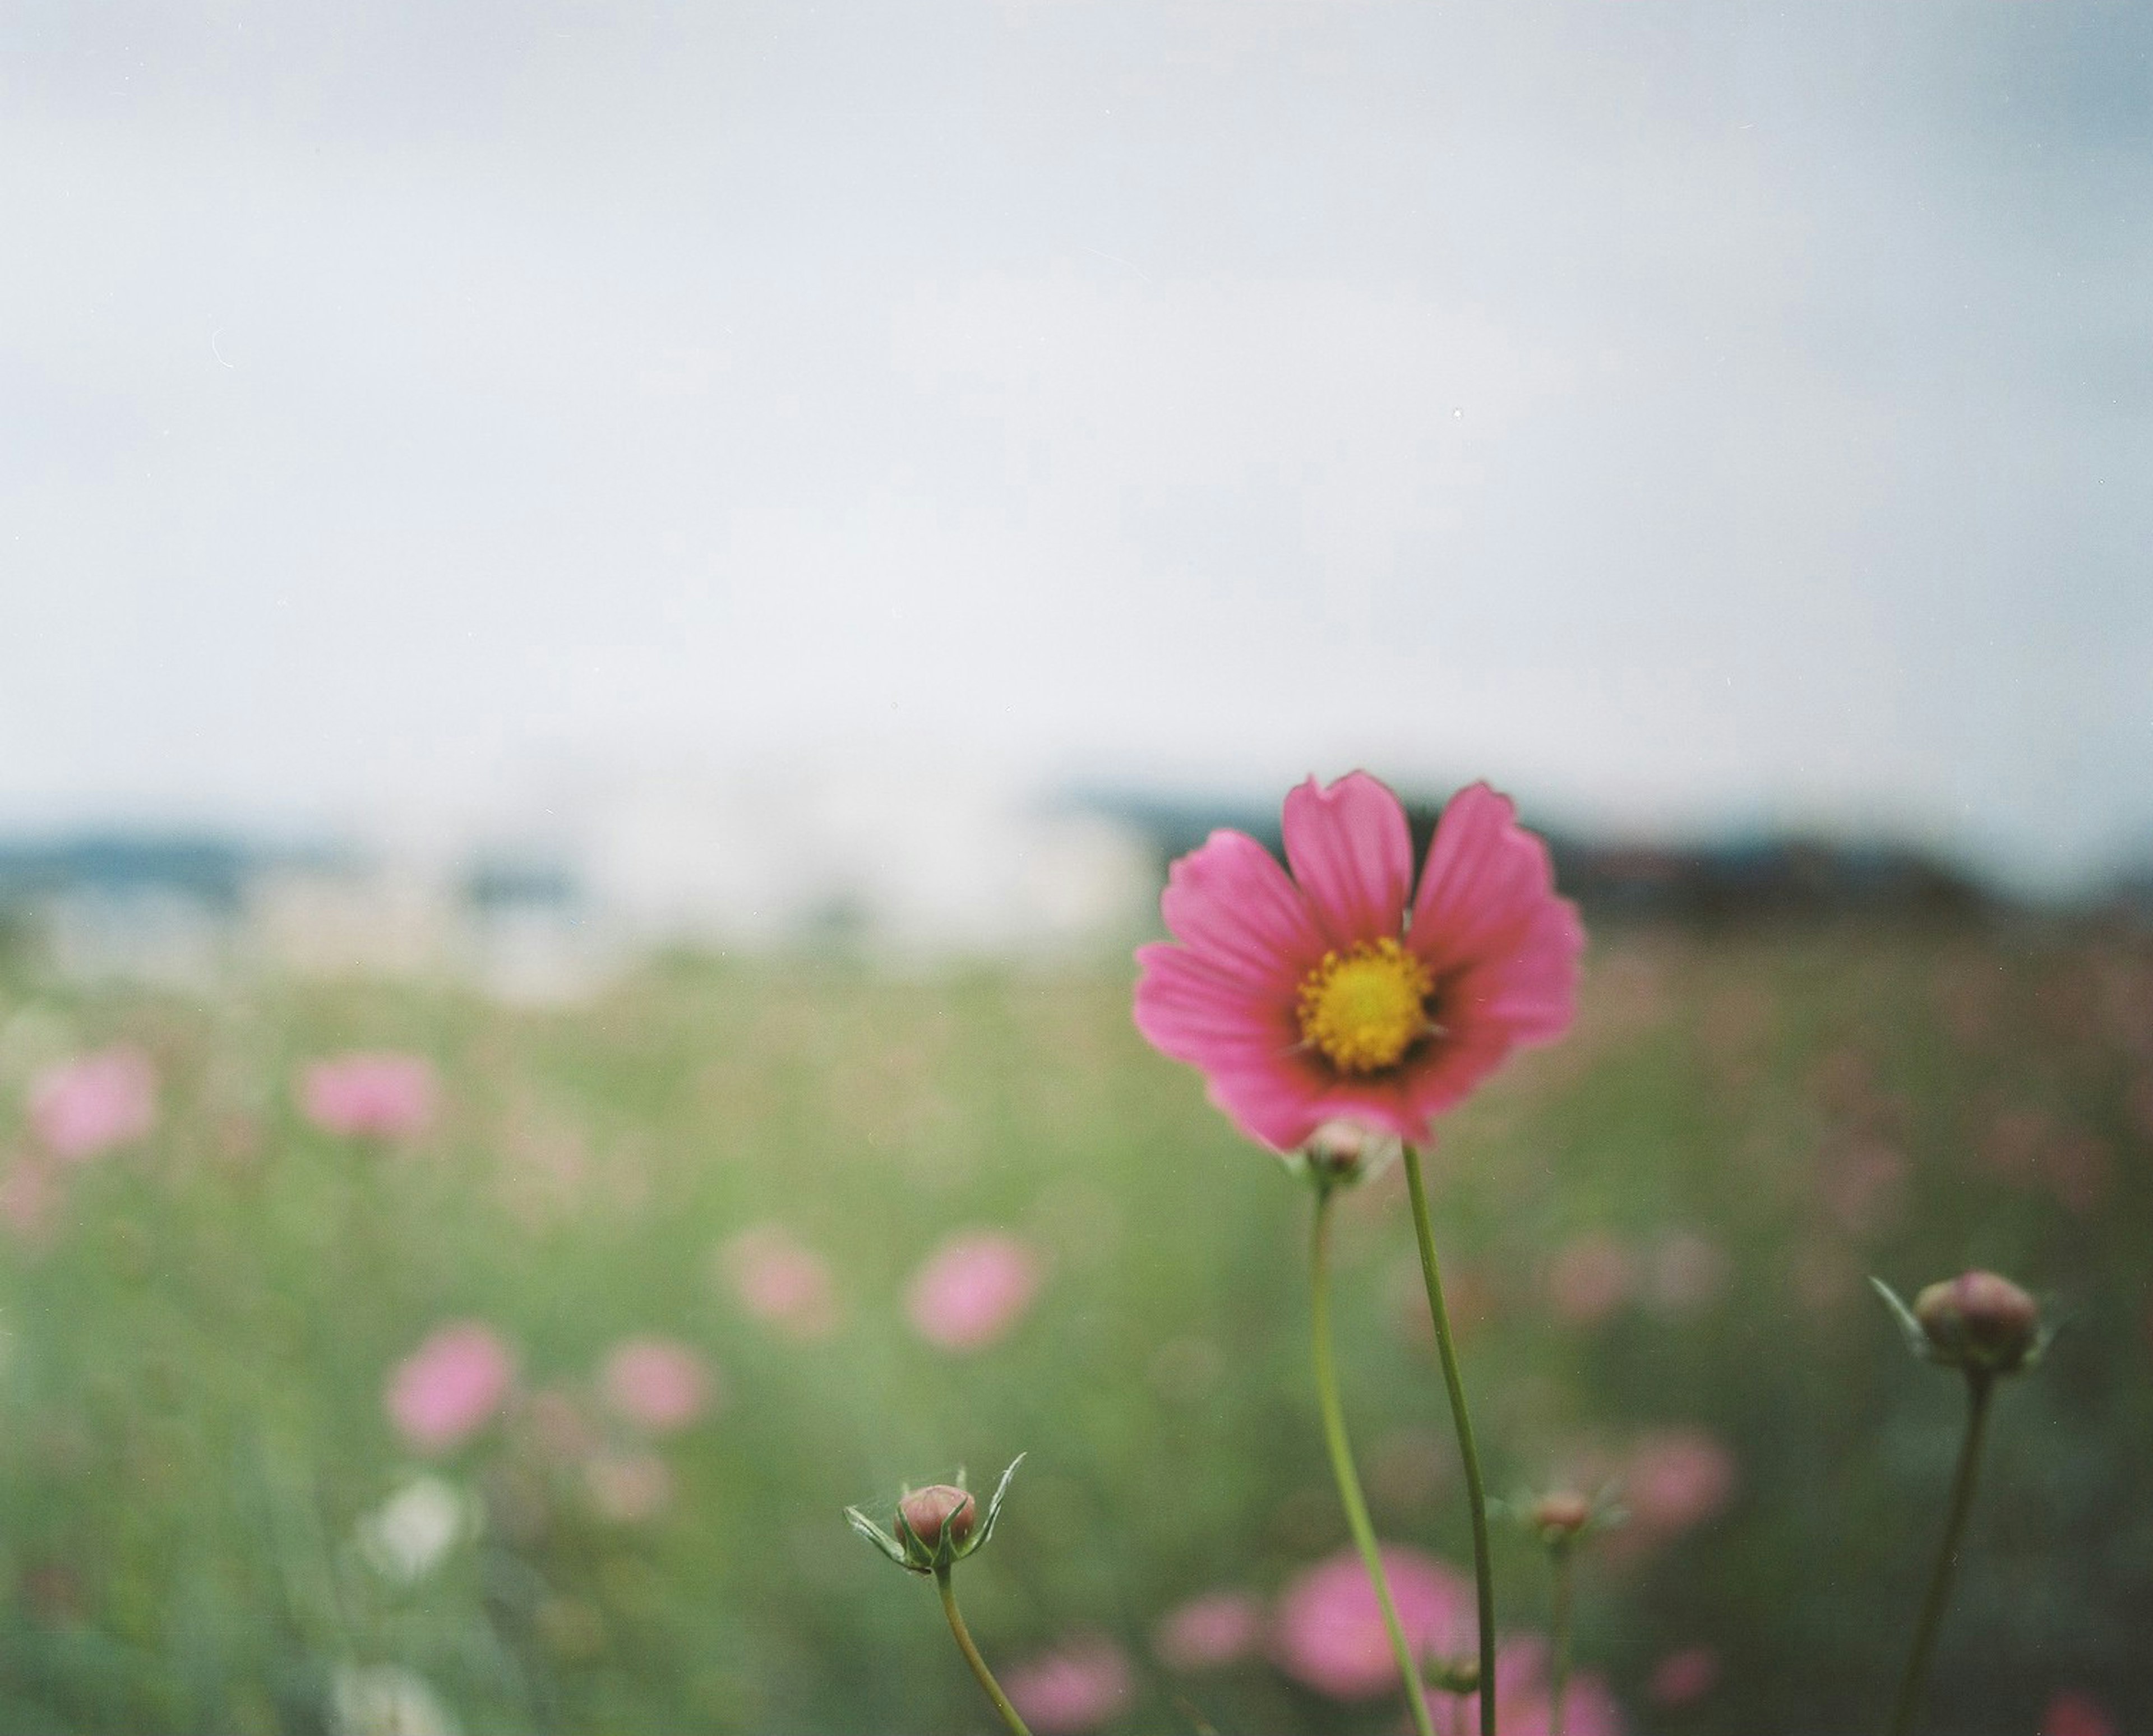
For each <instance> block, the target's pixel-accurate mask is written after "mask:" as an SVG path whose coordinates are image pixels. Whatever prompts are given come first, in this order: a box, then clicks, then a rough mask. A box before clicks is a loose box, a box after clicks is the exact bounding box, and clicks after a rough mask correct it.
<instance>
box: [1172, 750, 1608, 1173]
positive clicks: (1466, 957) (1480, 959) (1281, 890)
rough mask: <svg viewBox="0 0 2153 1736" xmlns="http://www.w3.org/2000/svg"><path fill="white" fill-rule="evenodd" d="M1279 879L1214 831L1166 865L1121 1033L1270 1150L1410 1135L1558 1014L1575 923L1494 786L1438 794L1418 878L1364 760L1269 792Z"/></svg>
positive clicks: (1540, 854)
mask: <svg viewBox="0 0 2153 1736" xmlns="http://www.w3.org/2000/svg"><path fill="white" fill-rule="evenodd" d="M1285 855H1286V861H1287V863H1288V864H1289V866H1290V869H1291V873H1290V875H1289V873H1287V871H1286V869H1285V868H1280V866H1279V865H1278V863H1276V862H1275V860H1273V859H1272V858H1271V856H1270V853H1269V852H1268V851H1266V850H1265V848H1264V847H1263V846H1262V845H1261V844H1260V843H1257V842H1256V841H1255V839H1254V838H1252V837H1249V836H1247V835H1246V834H1245V833H1243V832H1225V831H1221V832H1213V833H1212V834H1211V837H1210V838H1209V841H1208V842H1206V843H1204V845H1203V846H1202V848H1199V849H1197V850H1194V851H1192V852H1191V853H1189V854H1188V855H1187V856H1184V857H1183V858H1181V860H1180V861H1178V862H1177V863H1174V865H1173V872H1172V873H1171V875H1170V876H1169V878H1168V883H1167V888H1166V893H1165V895H1164V896H1163V898H1162V899H1161V900H1160V902H1159V908H1160V911H1161V913H1162V914H1163V916H1164V918H1165V919H1166V925H1167V928H1168V929H1169V930H1170V931H1171V932H1172V934H1173V937H1174V938H1173V940H1172V941H1162V942H1159V943H1157V944H1153V945H1150V946H1146V947H1143V948H1141V949H1138V953H1137V961H1138V965H1140V966H1141V967H1142V970H1143V975H1142V978H1141V980H1139V981H1138V984H1137V993H1136V1021H1137V1028H1138V1030H1139V1031H1142V1032H1143V1034H1144V1036H1146V1037H1147V1038H1148V1039H1149V1040H1150V1041H1151V1042H1152V1043H1153V1045H1154V1046H1156V1047H1158V1049H1160V1050H1162V1051H1164V1052H1165V1053H1166V1054H1168V1055H1170V1056H1173V1058H1174V1059H1175V1060H1177V1061H1187V1062H1188V1063H1189V1064H1190V1065H1192V1066H1194V1067H1197V1068H1198V1069H1199V1070H1200V1071H1201V1072H1203V1073H1204V1077H1206V1079H1207V1080H1208V1081H1209V1087H1210V1094H1211V1100H1212V1102H1214V1103H1215V1104H1217V1105H1218V1106H1219V1108H1220V1109H1221V1110H1223V1111H1224V1112H1225V1113H1226V1115H1227V1116H1228V1117H1230V1118H1231V1119H1232V1121H1233V1122H1234V1125H1235V1126H1237V1127H1239V1128H1240V1129H1241V1130H1242V1131H1243V1132H1244V1133H1247V1134H1248V1135H1250V1138H1255V1139H1258V1140H1260V1141H1261V1142H1263V1143H1265V1144H1266V1145H1269V1146H1270V1147H1271V1148H1274V1149H1275V1150H1278V1151H1281V1152H1285V1151H1291V1150H1293V1149H1295V1148H1298V1147H1300V1146H1301V1145H1303V1144H1305V1143H1306V1142H1307V1141H1308V1139H1309V1138H1310V1137H1311V1135H1313V1134H1314V1133H1316V1130H1317V1129H1318V1128H1321V1127H1323V1126H1325V1125H1326V1123H1346V1124H1352V1125H1359V1126H1363V1127H1367V1128H1373V1129H1376V1130H1378V1131H1380V1132H1382V1133H1388V1134H1392V1135H1394V1136H1396V1137H1397V1138H1400V1139H1404V1140H1411V1141H1414V1142H1425V1141H1426V1140H1427V1139H1428V1138H1429V1137H1430V1133H1431V1129H1432V1125H1433V1120H1434V1117H1436V1116H1437V1115H1438V1114H1439V1113H1440V1112H1442V1111H1443V1110H1445V1109H1448V1108H1449V1107H1452V1106H1453V1104H1455V1103H1457V1102H1458V1101H1459V1100H1460V1099H1461V1098H1463V1097H1464V1096H1465V1095H1466V1093H1467V1092H1469V1091H1471V1090H1472V1089H1473V1087H1474V1086H1475V1085H1477V1084H1479V1082H1481V1081H1482V1080H1483V1079H1484V1078H1486V1077H1488V1075H1489V1073H1491V1072H1494V1069H1495V1068H1496V1067H1499V1065H1500V1064H1501V1063H1502V1061H1504V1058H1505V1057H1506V1056H1508V1055H1509V1053H1510V1051H1512V1050H1514V1049H1515V1048H1518V1047H1519V1046H1521V1045H1524V1044H1529V1043H1545V1042H1550V1041H1553V1040H1554V1039H1555V1038H1556V1037H1558V1036H1560V1035H1561V1034H1562V1033H1563V1031H1565V1029H1567V1028H1568V1026H1569V1025H1570V1016H1571V1014H1572V1012H1573V1011H1574V1010H1575V999H1576V980H1577V960H1578V955H1579V953H1580V951H1581V950H1582V949H1583V947H1584V944H1585V930H1584V929H1583V927H1582V925H1581V924H1580V923H1579V921H1578V919H1577V912H1576V911H1575V909H1574V908H1573V907H1572V906H1571V905H1570V904H1569V903H1568V902H1567V901H1566V900H1565V899H1560V898H1557V897H1556V896H1555V890H1554V874H1553V870H1552V868H1550V863H1549V860H1548V853H1547V848H1546V846H1545V845H1544V844H1543V843H1540V840H1539V839H1538V838H1536V837H1534V836H1533V835H1532V834H1531V833H1530V832H1525V831H1524V830H1522V829H1521V828H1520V827H1519V825H1518V823H1517V817H1516V811H1515V809H1514V807H1512V806H1511V804H1510V802H1509V798H1507V797H1503V796H1499V795H1497V794H1496V793H1495V792H1494V791H1493V790H1491V789H1489V787H1488V786H1487V785H1485V784H1474V785H1472V786H1470V787H1468V788H1466V789H1463V790H1461V791H1459V792H1458V794H1457V795H1456V796H1454V797H1452V798H1451V801H1450V802H1449V804H1448V806H1447V807H1445V808H1444V809H1443V817H1442V818H1441V820H1440V821H1439V822H1438V824H1437V827H1436V830H1435V837H1434V840H1433V843H1431V844H1430V845H1429V847H1428V861H1427V863H1426V865H1425V867H1424V868H1423V869H1422V871H1421V874H1420V878H1419V883H1418V889H1417V890H1416V888H1415V884H1414V879H1413V866H1412V838H1411V835H1410V833H1409V832H1408V831H1407V825H1406V815H1405V809H1404V808H1403V807H1401V806H1400V804H1399V802H1398V798H1397V797H1396V796H1394V795H1392V793H1391V792H1390V791H1389V789H1387V787H1385V786H1384V785H1382V783H1379V782H1378V781H1377V780H1376V779H1374V778H1372V777H1371V776H1368V775H1367V773H1366V772H1364V771H1356V772H1353V773H1351V774H1350V775H1349V776H1346V777H1343V778H1341V779H1340V780H1339V781H1337V782H1336V783H1334V784H1332V785H1331V786H1330V787H1328V788H1326V787H1322V786H1321V785H1319V784H1318V783H1317V782H1316V780H1315V779H1314V778H1311V779H1310V780H1309V781H1307V782H1306V783H1305V784H1303V785H1301V786H1300V787H1299V788H1297V789H1295V790H1293V791H1291V792H1290V793H1289V794H1288V795H1287V797H1286V799H1285Z"/></svg>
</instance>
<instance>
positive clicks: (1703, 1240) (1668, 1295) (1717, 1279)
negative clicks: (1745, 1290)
mask: <svg viewBox="0 0 2153 1736" xmlns="http://www.w3.org/2000/svg"><path fill="white" fill-rule="evenodd" d="M1726 1283H1727V1256H1726V1255H1725V1254H1723V1253H1722V1252H1721V1251H1720V1248H1719V1245H1718V1243H1717V1242H1714V1241H1713V1240H1709V1239H1708V1238H1707V1237H1705V1236H1702V1235H1697V1234H1696V1233H1695V1232H1694V1231H1692V1230H1677V1231H1676V1232H1675V1233H1674V1234H1673V1235H1669V1236H1667V1238H1665V1239H1664V1240H1662V1242H1661V1243H1660V1244H1659V1245H1658V1246H1657V1247H1656V1248H1655V1249H1653V1250H1652V1306H1654V1307H1656V1308H1659V1309H1662V1310H1664V1311H1667V1313H1670V1314H1681V1313H1686V1312H1687V1311H1689V1310H1690V1309H1692V1308H1699V1307H1702V1306H1704V1304H1705V1303H1707V1302H1708V1301H1711V1300H1712V1299H1713V1297H1714V1296H1718V1294H1719V1292H1720V1291H1721V1290H1722V1289H1723V1288H1724V1287H1725V1285H1726Z"/></svg>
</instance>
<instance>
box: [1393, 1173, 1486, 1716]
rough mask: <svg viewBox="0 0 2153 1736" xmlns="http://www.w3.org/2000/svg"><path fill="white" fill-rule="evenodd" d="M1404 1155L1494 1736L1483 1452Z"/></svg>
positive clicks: (1424, 1198)
mask: <svg viewBox="0 0 2153 1736" xmlns="http://www.w3.org/2000/svg"><path fill="white" fill-rule="evenodd" d="M1405 1157H1406V1186H1407V1189H1409V1190H1410V1191H1411V1193H1412V1215H1413V1235H1415V1236H1416V1237H1418V1239H1419V1241H1420V1275H1421V1277H1422V1279H1423V1280H1424V1281H1425V1282H1426V1284H1427V1285H1428V1313H1429V1315H1430V1316H1432V1317H1433V1320H1434V1321H1435V1347H1436V1349H1437V1350H1438V1352H1441V1354H1442V1357H1443V1385H1444V1386H1445V1387H1448V1388H1449V1391H1450V1415H1451V1418H1452V1420H1453V1421H1454V1422H1455V1423H1457V1425H1458V1457H1459V1458H1461V1459H1463V1460H1464V1462H1465V1499H1466V1501H1467V1504H1468V1506H1469V1507H1470V1508H1471V1509H1472V1515H1473V1580H1474V1586H1475V1587H1476V1589H1477V1590H1478V1591H1479V1601H1480V1736H1495V1568H1494V1561H1493V1560H1491V1559H1490V1555H1489V1548H1488V1492H1487V1489H1485V1487H1484V1486H1483V1484H1482V1483H1481V1480H1480V1449H1479V1448H1478V1447H1476V1446H1474V1443H1473V1418H1472V1416H1471V1415H1470V1413H1468V1411H1467V1410H1466V1408H1465V1382H1464V1381H1463V1379H1461V1378H1460V1377H1459V1376H1458V1347H1457V1346H1456V1345H1454V1344H1453V1343H1452V1342H1451V1338H1450V1313H1449V1311H1448V1309H1446V1308H1445V1307H1444V1306H1443V1275H1442V1273H1441V1272H1440V1271H1438V1270H1437V1268H1436V1264H1435V1232H1434V1230H1433V1229H1431V1228H1430V1227H1429V1225H1428V1189H1427V1188H1426V1186H1425V1185H1424V1184H1423V1183H1422V1181H1421V1177H1420V1153H1418V1151H1416V1150H1414V1149H1413V1148H1412V1146H1410V1145H1408V1146H1407V1147H1406V1151H1405Z"/></svg>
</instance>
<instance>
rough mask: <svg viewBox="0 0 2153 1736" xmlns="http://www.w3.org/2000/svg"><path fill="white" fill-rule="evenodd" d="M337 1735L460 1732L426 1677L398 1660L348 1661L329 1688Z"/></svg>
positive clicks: (448, 1735)
mask: <svg viewBox="0 0 2153 1736" xmlns="http://www.w3.org/2000/svg"><path fill="white" fill-rule="evenodd" d="M329 1727H330V1728H331V1729H333V1730H334V1731H335V1732H336V1736H462V1727H461V1725H459V1724H458V1723H456V1718H455V1717H454V1715H453V1714H452V1713H450V1711H449V1708H447V1707H445V1706H444V1705H443V1704H442V1703H441V1702H440V1696H438V1695H437V1694H435V1692H434V1690H433V1689H432V1688H430V1687H428V1686H427V1684H426V1682H425V1678H424V1677H421V1676H420V1675H418V1674H416V1673H415V1672H413V1671H410V1670H407V1669H405V1668H404V1667H403V1666H401V1665H400V1664H393V1663H382V1664H368V1665H364V1666H359V1665H349V1664H348V1665H344V1666H343V1667H339V1668H338V1671H337V1672H336V1676H335V1679H334V1680H333V1683H331V1686H330V1689H329Z"/></svg>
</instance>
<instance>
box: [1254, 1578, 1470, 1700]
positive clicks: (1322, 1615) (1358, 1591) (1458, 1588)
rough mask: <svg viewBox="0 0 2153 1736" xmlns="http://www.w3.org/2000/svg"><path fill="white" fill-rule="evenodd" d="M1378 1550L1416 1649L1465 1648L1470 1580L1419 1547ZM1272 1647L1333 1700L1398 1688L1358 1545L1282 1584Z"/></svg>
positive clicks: (1294, 1672)
mask: <svg viewBox="0 0 2153 1736" xmlns="http://www.w3.org/2000/svg"><path fill="white" fill-rule="evenodd" d="M1382 1561H1383V1577H1384V1578H1385V1579H1386V1580H1387V1581H1389V1582H1390V1587H1391V1597H1392V1601H1393V1602H1394V1603H1396V1604H1397V1611H1398V1625H1399V1626H1400V1627H1402V1628H1403V1629H1404V1630H1405V1636H1406V1643H1407V1645H1409V1646H1410V1647H1412V1650H1413V1653H1414V1655H1415V1656H1416V1657H1421V1658H1434V1659H1448V1658H1451V1657H1463V1656H1465V1655H1466V1654H1467V1653H1468V1652H1471V1651H1472V1649H1473V1647H1474V1638H1475V1636H1476V1635H1477V1633H1478V1632H1479V1627H1478V1617H1477V1616H1476V1615H1475V1613H1474V1601H1473V1596H1474V1594H1473V1584H1472V1581H1469V1580H1468V1579H1465V1578H1463V1577H1462V1576H1459V1575H1458V1574H1457V1573H1454V1572H1453V1571H1451V1570H1450V1569H1449V1568H1448V1567H1446V1566H1445V1565H1443V1563H1442V1562H1440V1561H1438V1560H1436V1559H1435V1558H1434V1557H1433V1555H1424V1554H1423V1553H1422V1552H1421V1551H1420V1550H1416V1549H1408V1548H1406V1547H1404V1546H1403V1545H1398V1544H1386V1545H1384V1546H1383V1549H1382ZM1272 1653H1273V1657H1274V1658H1275V1661H1276V1662H1277V1664H1278V1667H1280V1669H1282V1670H1284V1671H1285V1672H1286V1674H1287V1675H1289V1676H1290V1677H1293V1679H1294V1680H1295V1681H1296V1682H1298V1683H1300V1684H1301V1685H1302V1686H1303V1687H1305V1688H1314V1689H1315V1690H1316V1692H1317V1693H1321V1694H1328V1695H1330V1696H1331V1698H1333V1699H1336V1700H1362V1699H1367V1698H1371V1697H1372V1696H1373V1695H1376V1694H1380V1693H1383V1692H1384V1691H1385V1690H1386V1689H1390V1690H1392V1691H1395V1690H1396V1689H1397V1686H1398V1666H1397V1658H1396V1657H1394V1656H1393V1655H1392V1652H1391V1642H1390V1636H1389V1634H1388V1632H1387V1631H1386V1630H1385V1628H1384V1626H1383V1611H1382V1605H1380V1604H1379V1603H1377V1601H1376V1587H1375V1583H1374V1581H1372V1580H1371V1579H1370V1578H1369V1577H1368V1570H1367V1565H1365V1564H1364V1563H1363V1562H1362V1560H1361V1556H1360V1552H1359V1551H1358V1550H1353V1549H1343V1550H1339V1551H1338V1552H1337V1553H1336V1555H1330V1556H1327V1557H1326V1558H1325V1559H1324V1560H1321V1561H1319V1562H1317V1563H1316V1565H1315V1566H1313V1567H1311V1568H1310V1569H1308V1571H1306V1572H1305V1573H1303V1574H1302V1575H1301V1576H1300V1577H1299V1578H1298V1579H1296V1580H1295V1581H1293V1583H1292V1584H1291V1585H1290V1586H1287V1587H1286V1589H1285V1594H1284V1595H1283V1596H1281V1597H1280V1600H1279V1605H1278V1613H1277V1620H1276V1625H1275V1628H1274V1630H1273V1636H1272Z"/></svg>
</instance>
